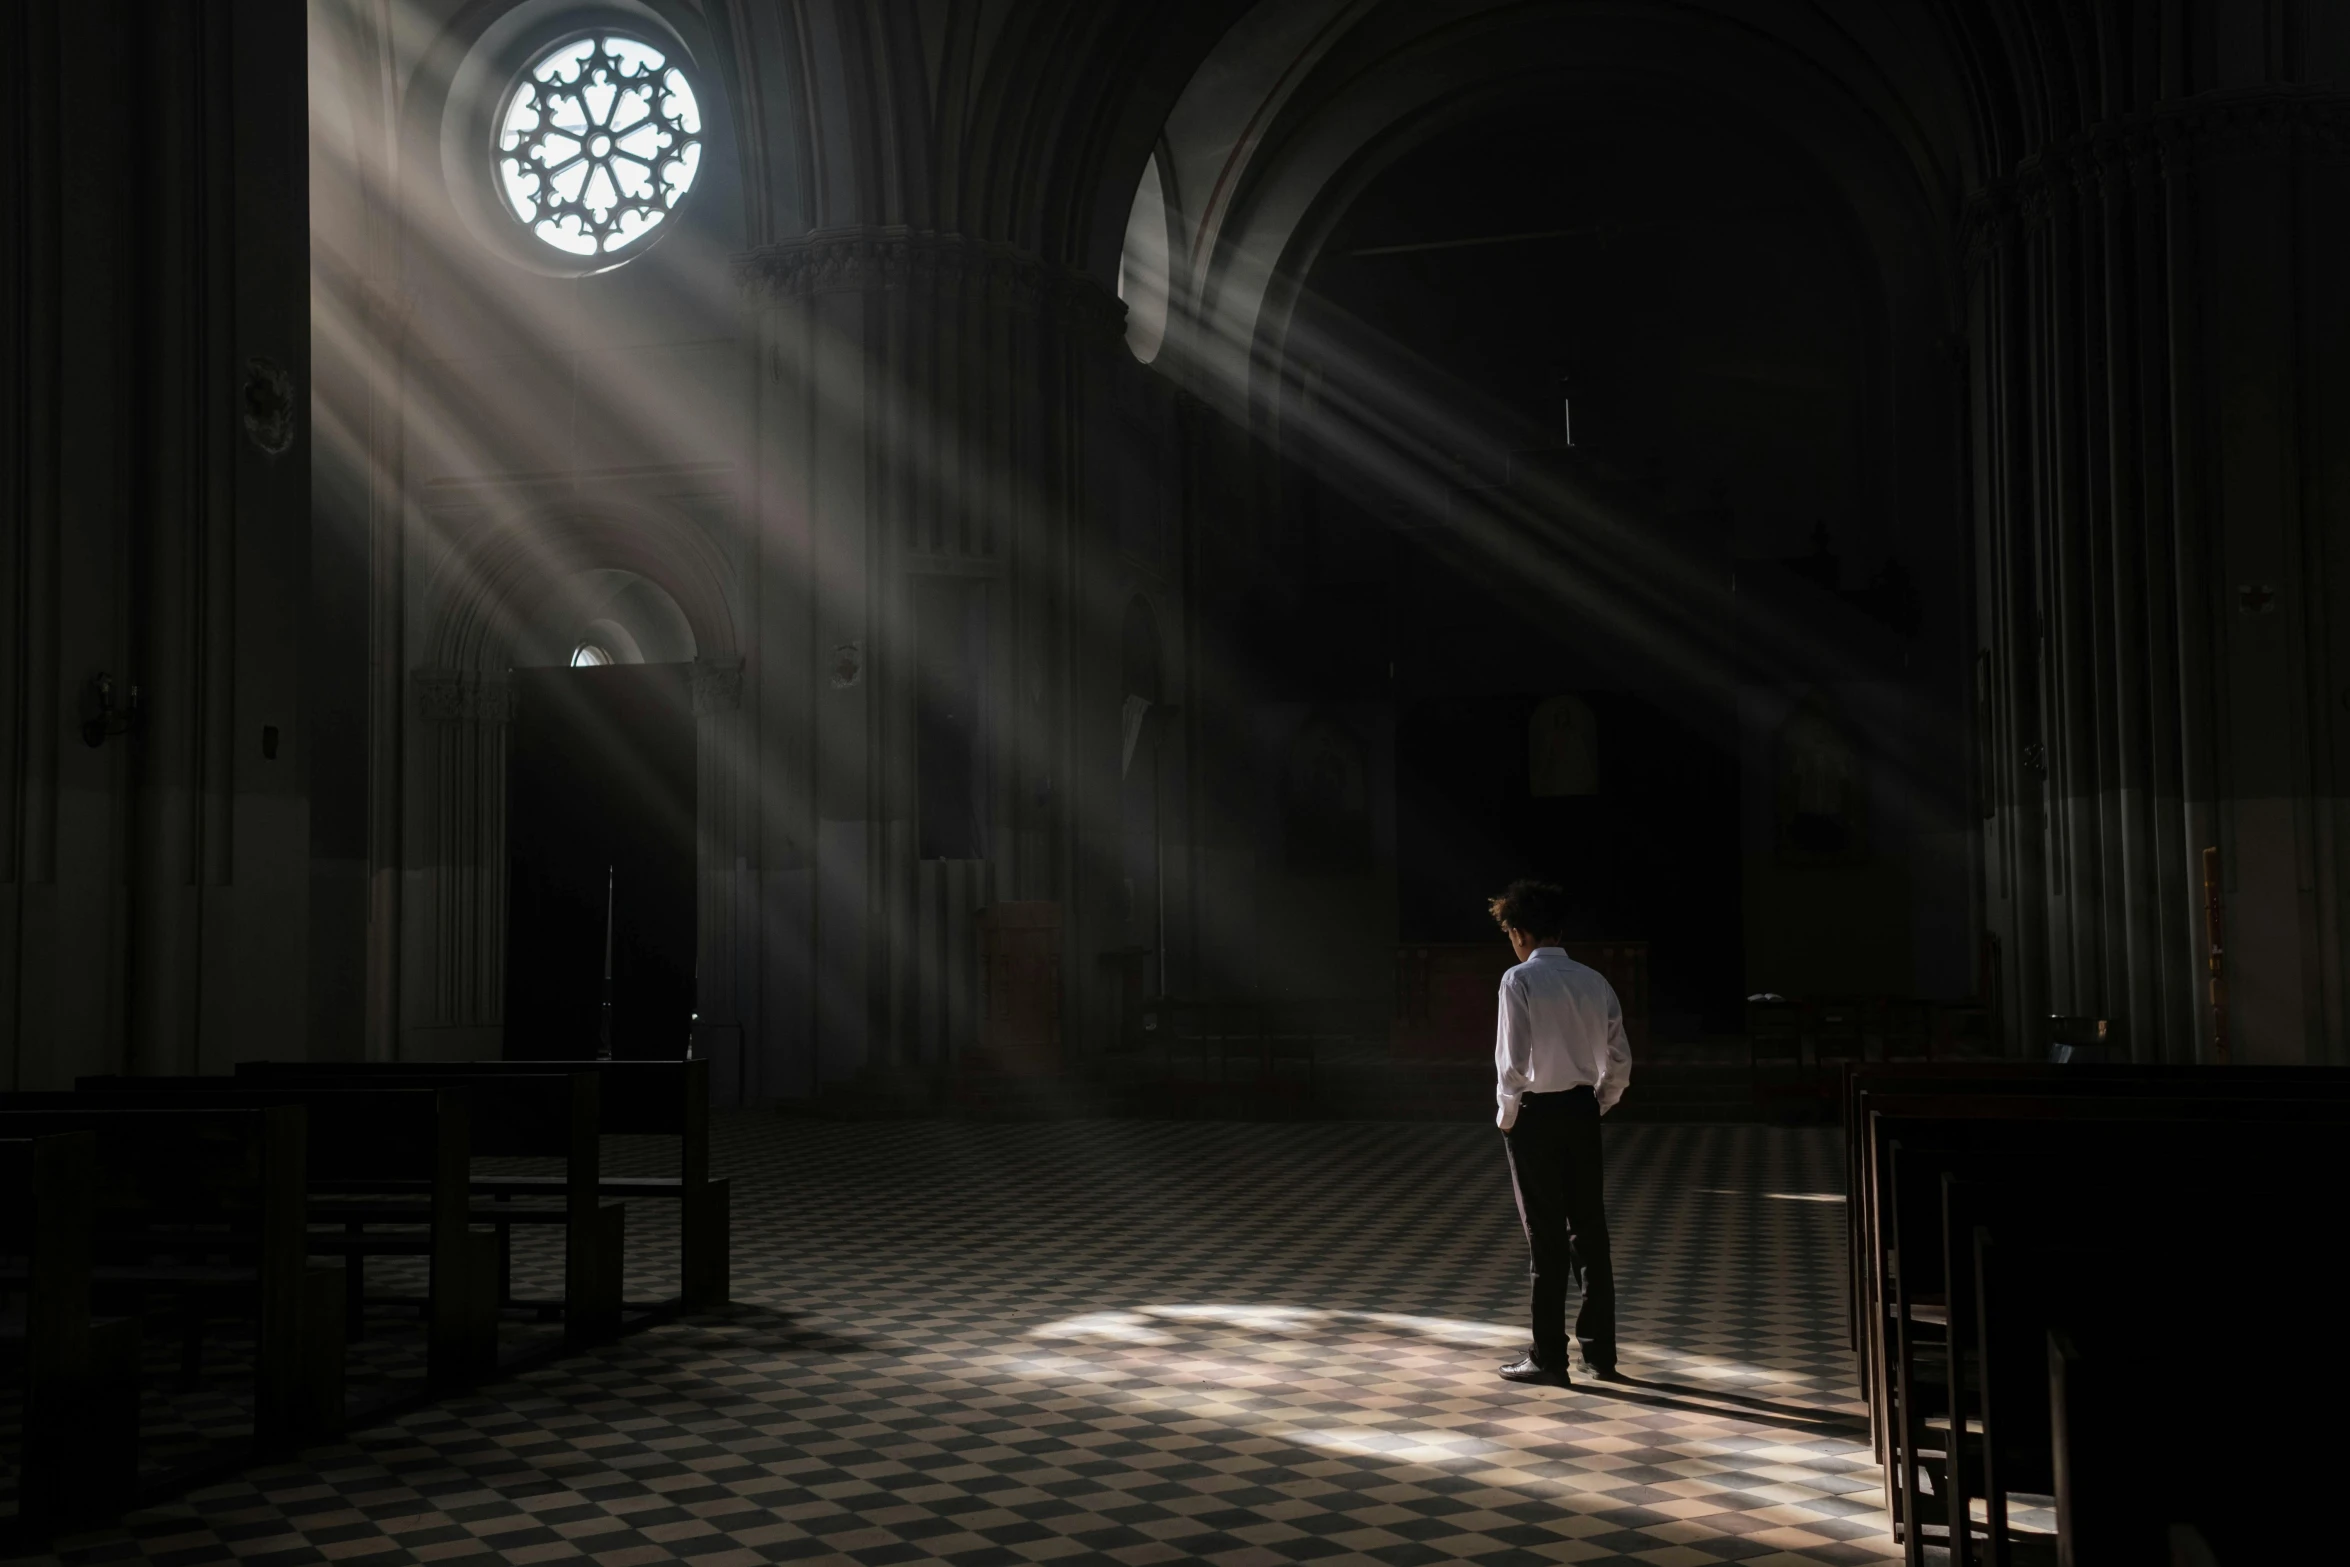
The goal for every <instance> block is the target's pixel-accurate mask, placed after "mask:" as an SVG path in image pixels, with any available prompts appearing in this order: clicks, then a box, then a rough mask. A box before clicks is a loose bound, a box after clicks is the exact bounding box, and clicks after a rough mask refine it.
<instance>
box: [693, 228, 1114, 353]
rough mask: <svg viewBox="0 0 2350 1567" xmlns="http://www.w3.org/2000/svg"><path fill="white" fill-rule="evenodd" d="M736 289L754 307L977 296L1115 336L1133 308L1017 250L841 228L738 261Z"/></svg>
mask: <svg viewBox="0 0 2350 1567" xmlns="http://www.w3.org/2000/svg"><path fill="white" fill-rule="evenodd" d="M734 280H735V285H736V287H737V288H739V289H740V290H741V291H742V294H743V298H744V300H745V301H746V302H747V303H749V304H750V305H752V306H753V307H754V308H773V307H775V306H780V305H788V304H792V303H795V302H797V301H800V300H803V299H811V298H814V297H816V296H817V295H820V294H838V293H862V292H870V291H873V290H879V289H906V290H915V291H926V292H947V291H956V290H960V291H966V292H973V293H978V294H980V295H982V296H984V297H986V298H988V299H990V300H992V301H994V302H996V303H998V304H1001V305H1003V306H1004V307H1006V308H1009V309H1012V310H1016V311H1020V312H1023V313H1031V312H1037V311H1044V312H1047V313H1049V316H1050V318H1051V319H1052V320H1053V321H1054V322H1055V323H1056V324H1059V325H1063V326H1069V327H1074V328H1077V329H1080V330H1088V331H1106V332H1108V333H1109V334H1110V335H1112V336H1118V335H1122V334H1123V333H1124V332H1125V330H1126V324H1125V322H1126V307H1125V305H1124V304H1122V303H1121V302H1120V301H1119V300H1118V298H1117V297H1116V296H1115V295H1114V294H1112V293H1110V291H1109V290H1107V289H1105V288H1103V287H1102V286H1101V285H1100V284H1099V283H1097V282H1095V281H1094V280H1093V279H1092V278H1090V277H1087V276H1085V275H1084V274H1082V273H1078V272H1072V271H1069V270H1066V269H1063V268H1058V267H1052V266H1048V265H1047V264H1046V263H1044V262H1043V261H1040V260H1038V259H1037V258H1036V257H1034V256H1031V255H1028V254H1027V253H1026V252H1024V251H1021V250H1019V249H1018V248H1016V247H1014V246H1011V245H1006V244H1001V243H999V242H996V241H993V240H981V239H973V238H971V237H970V236H969V235H965V234H941V233H936V232H932V231H928V230H917V229H909V228H861V229H834V230H828V231H822V232H818V233H814V234H809V235H805V236H803V237H802V238H799V239H795V240H788V241H786V242H785V243H783V244H780V245H766V246H762V247H761V248H759V249H757V250H752V251H746V252H744V253H743V254H741V255H738V256H736V257H735V258H734Z"/></svg>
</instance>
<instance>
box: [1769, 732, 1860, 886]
mask: <svg viewBox="0 0 2350 1567" xmlns="http://www.w3.org/2000/svg"><path fill="white" fill-rule="evenodd" d="M1778 774H1779V857H1780V858H1781V859H1782V860H1787V861H1791V862H1793V863H1796V864H1858V863H1859V862H1861V861H1863V860H1866V859H1867V858H1868V857H1869V842H1868V787H1867V779H1866V777H1865V776H1864V772H1863V769H1862V766H1861V758H1860V749H1859V747H1858V746H1856V745H1855V744H1854V743H1853V739H1852V730H1851V726H1850V725H1849V724H1848V723H1847V722H1846V721H1845V718H1844V715H1843V713H1842V711H1841V710H1840V709H1839V708H1838V706H1837V704H1836V701H1835V699H1834V698H1833V697H1831V696H1829V695H1828V694H1827V693H1825V692H1823V691H1816V690H1815V691H1812V692H1809V693H1807V694H1806V695H1805V696H1804V698H1803V700H1802V702H1800V703H1799V704H1797V706H1796V709H1795V711H1794V713H1793V714H1792V715H1790V716H1789V718H1788V720H1787V722H1786V723H1785V724H1783V725H1781V726H1780V729H1779V746H1778Z"/></svg>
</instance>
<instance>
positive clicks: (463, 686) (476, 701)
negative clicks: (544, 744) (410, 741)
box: [409, 669, 514, 724]
mask: <svg viewBox="0 0 2350 1567" xmlns="http://www.w3.org/2000/svg"><path fill="white" fill-rule="evenodd" d="M409 681H410V683H411V684H412V685H414V686H415V688H416V716H417V717H418V718H421V719H423V720H424V721H425V722H427V723H436V724H502V723H504V722H506V720H508V719H509V718H511V717H513V716H514V694H513V692H512V690H511V689H510V688H509V687H508V686H507V684H506V679H505V677H504V676H503V675H488V674H483V673H481V672H479V671H478V670H471V669H417V670H412V671H410V673H409Z"/></svg>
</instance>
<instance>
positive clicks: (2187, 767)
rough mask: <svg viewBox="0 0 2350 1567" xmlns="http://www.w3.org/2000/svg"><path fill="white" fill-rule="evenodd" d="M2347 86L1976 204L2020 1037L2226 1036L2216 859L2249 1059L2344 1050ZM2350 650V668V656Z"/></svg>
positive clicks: (1988, 818)
mask: <svg viewBox="0 0 2350 1567" xmlns="http://www.w3.org/2000/svg"><path fill="white" fill-rule="evenodd" d="M2341 123H2342V104H2341V103H2340V101H2339V100H2337V99H2335V98H2333V97H2331V96H2327V95H2319V94H2312V93H2308V92H2302V91H2298V90H2268V89H2263V90H2258V91H2253V92H2240V93H2227V94H2208V95H2205V96H2203V97H2199V98H2195V99H2189V100H2185V101H2182V102H2179V103H2175V104H2170V105H2165V106H2163V107H2161V108H2159V109H2157V110H2156V111H2154V112H2152V113H2149V114H2146V115H2142V116H2138V117H2134V118H2132V119H2130V120H2127V121H2121V122H2115V123H2112V124H2108V125H2104V126H2100V127H2098V128H2096V129H2095V130H2093V131H2091V132H2089V133H2087V134H2085V135H2083V136H2081V137H2079V138H2077V139H2075V140H2074V141H2071V142H2068V143H2066V144H2064V145H2062V146H2059V147H2055V148H2051V149H2048V150H2045V151H2044V152H2042V153H2041V154H2039V155H2038V156H2036V157H2034V158H2031V159H2027V160H2026V161H2025V162H2024V163H2023V164H2022V165H2021V166H2019V168H2018V169H2017V170H2016V172H2015V175H2014V177H2013V178H2012V179H2011V180H2009V181H2007V182H2004V183H2003V184H2001V185H1999V186H1997V187H1995V188H1992V189H1988V190H1985V191H1983V192H1980V193H1978V195H1977V196H1976V197H1975V199H1974V201H1973V202H1972V204H1971V206H1970V235H1971V244H1970V258H1971V261H1972V281H1971V286H1970V309H1971V313H1972V317H1973V320H1972V325H1971V353H1972V358H1973V370H1974V407H1973V421H1974V431H1975V455H1976V466H1975V482H1976V526H1977V540H1978V551H1977V565H1978V590H1979V594H1978V603H1979V608H1980V624H1981V627H1982V630H1983V647H1984V657H1983V659H1982V662H1981V666H1980V667H1981V671H1982V680H1981V682H1980V688H1979V700H1980V701H1981V702H1982V704H1983V707H1982V711H1981V712H1979V714H1978V725H1977V736H1978V745H1979V747H1980V775H1979V779H1978V793H1979V803H1980V806H1981V814H1982V815H1983V817H1984V820H1985V827H1984V842H1985V856H1984V878H1985V897H1986V906H1987V908H1989V909H1990V910H1991V916H1992V927H1993V933H1994V934H1995V935H1996V936H1997V938H1998V942H1999V948H1998V950H1999V952H2000V955H2001V958H2002V968H2003V990H2004V998H2003V999H2004V1010H2005V1012H2006V1025H2007V1028H2008V1031H2009V1039H2010V1043H2011V1046H2013V1047H2015V1048H2019V1049H2024V1050H2035V1051H2036V1050H2037V1049H2039V1048H2040V1047H2041V1046H2042V1045H2044V1043H2045V1038H2044V1035H2045V1019H2046V1017H2047V1015H2048V1014H2049V1013H2051V1012H2060V1013H2081V1014H2089V1015H2095V1016H2101V1017H2107V1018H2111V1019H2114V1020H2116V1021H2117V1022H2119V1023H2120V1024H2121V1026H2122V1029H2123V1032H2124V1036H2125V1038H2126V1040H2127V1042H2128V1045H2129V1048H2130V1050H2131V1052H2132V1053H2133V1054H2134V1055H2135V1056H2136V1057H2137V1058H2139V1059H2142V1060H2175V1061H2185V1060H2198V1059H2208V1058H2209V1056H2210V1054H2211V1049H2212V1040H2213V1019H2212V1017H2211V1015H2210V1009H2209V1007H2208V1005H2207V1004H2206V999H2205V991H2204V986H2203V972H2204V970H2203V958H2204V949H2203V939H2202V926H2201V909H2200V898H2201V886H2200V883H2201V874H2200V868H2199V862H2200V855H2201V851H2202V849H2203V847H2204V846H2205V845H2206V844H2213V843H2216V844H2217V845H2218V846H2219V847H2220V849H2221V858H2222V863H2223V865H2224V866H2226V867H2227V874H2228V883H2229V899H2230V907H2229V918H2230V924H2231V927H2232V930H2233V942H2232V951H2231V954H2230V962H2231V985H2232V987H2233V989H2234V992H2235V995H2234V1000H2233V1005H2232V1009H2231V1019H2230V1028H2231V1032H2232V1033H2233V1034H2235V1035H2236V1037H2237V1038H2238V1039H2239V1041H2240V1042H2241V1045H2240V1048H2239V1049H2238V1050H2237V1052H2236V1059H2238V1060H2244V1059H2261V1060H2293V1061H2299V1060H2323V1059H2331V1058H2332V1056H2333V1055H2334V1054H2335V1053H2338V1051H2339V1049H2340V1046H2339V1043H2338V1042H2339V1039H2340V1031H2339V1029H2338V1028H2336V1029H2329V1028H2328V1026H2327V1025H2326V1024H2325V1023H2324V1021H2323V1020H2324V1019H2325V1017H2327V1016H2328V1015H2330V1014H2331V1013H2332V1012H2335V1011H2338V1009H2339V1006H2340V1003H2339V1001H2338V1000H2337V999H2334V998H2336V997H2338V994H2339V988H2340V985H2341V982H2342V978H2343V974H2344V951H2343V945H2342V940H2341V935H2340V924H2341V910H2340V903H2341V898H2342V877H2341V872H2340V870H2339V869H2338V867H2337V866H2336V864H2335V859H2336V855H2335V853H2334V851H2332V850H2331V849H2330V848H2329V843H2330V841H2331V833H2332V827H2331V822H2332V819H2333V813H2334V812H2335V811H2336V810H2337V809H2338V806H2337V805H2336V804H2335V802H2336V801H2337V800H2338V798H2339V794H2340V787H2339V782H2338V779H2339V774H2338V770H2337V769H2338V766H2339V764H2337V763H2336V762H2335V761H2334V760H2333V755H2334V748H2335V747H2336V746H2337V745H2338V744H2340V743H2341V740H2342V738H2343V736H2342V720H2343V719H2344V718H2350V711H2342V710H2338V706H2339V705H2338V704H2336V703H2334V702H2333V701H2331V700H2330V693H2331V692H2332V690H2333V689H2334V688H2335V687H2336V686H2339V685H2341V684H2342V681H2341V680H2340V678H2339V676H2329V674H2328V668H2327V666H2328V664H2329V662H2331V661H2332V660H2333V659H2334V657H2335V656H2336V655H2334V654H2333V653H2332V652H2331V649H2332V647H2333V646H2334V644H2335V643H2336V642H2337V641H2339V640H2340V636H2339V633H2338V632H2337V631H2336V630H2335V628H2334V619H2335V617H2334V616H2333V614H2332V612H2331V608H2330V606H2331V604H2332V603H2333V602H2334V601H2335V600H2336V599H2337V598H2338V597H2339V590H2338V589H2337V588H2334V587H2332V586H2331V584H2332V583H2334V582H2335V581H2337V580H2338V573H2339V572H2340V570H2341V564H2340V563H2339V562H2338V561H2337V560H2336V559H2335V552H2337V551H2338V550H2339V548H2340V546H2339V545H2338V544H2336V543H2335V542H2334V541H2335V540H2337V539H2338V538H2339V537H2340V536H2341V535H2342V533H2343V530H2344V521H2345V519H2344V506H2345V504H2346V503H2350V495H2346V493H2345V491H2344V488H2343V484H2342V476H2341V475H2339V474H2338V473H2335V472H2333V471H2330V470H2329V468H2328V456H2327V454H2328V453H2329V452H2330V450H2331V447H2332V446H2334V445H2336V444H2338V443H2337V442H2333V441H2331V440H2330V439H2328V438H2326V437H2324V436H2323V435H2322V434H2321V433H2320V432H2321V431H2322V430H2323V429H2324V428H2325V426H2324V424H2323V423H2322V422H2321V421H2320V419H2319V418H2318V417H2317V416H2318V414H2319V411H2320V408H2319V404H2320V403H2321V402H2322V400H2323V399H2324V398H2325V397H2327V396H2328V395H2329V394H2330V392H2331V387H2332V385H2333V383H2334V382H2335V381H2336V380H2338V379H2339V378H2338V377H2336V376H2333V375H2332V374H2331V373H2330V372H2331V370H2332V369H2333V368H2334V367H2335V366H2336V365H2350V340H2346V339H2345V337H2344V335H2343V331H2342V327H2343V322H2344V319H2345V314H2344V313H2345V310H2346V309H2350V289H2346V288H2345V285H2344V282H2343V273H2344V263H2345V262H2350V243H2346V239H2350V234H2346V226H2345V225H2344V224H2343V223H2341V222H2340V221H2339V220H2337V219H2335V218H2334V217H2333V216H2332V214H2333V212H2334V211H2335V210H2336V209H2337V208H2338V207H2339V205H2340V203H2341V199H2342V196H2343V194H2344V191H2343V185H2344V172H2345V167H2346V165H2345V162H2344V159H2343V157H2342V151H2341V147H2342V138H2341V133H2340V130H2339V126H2340V125H2341ZM2342 667H2350V666H2342Z"/></svg>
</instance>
